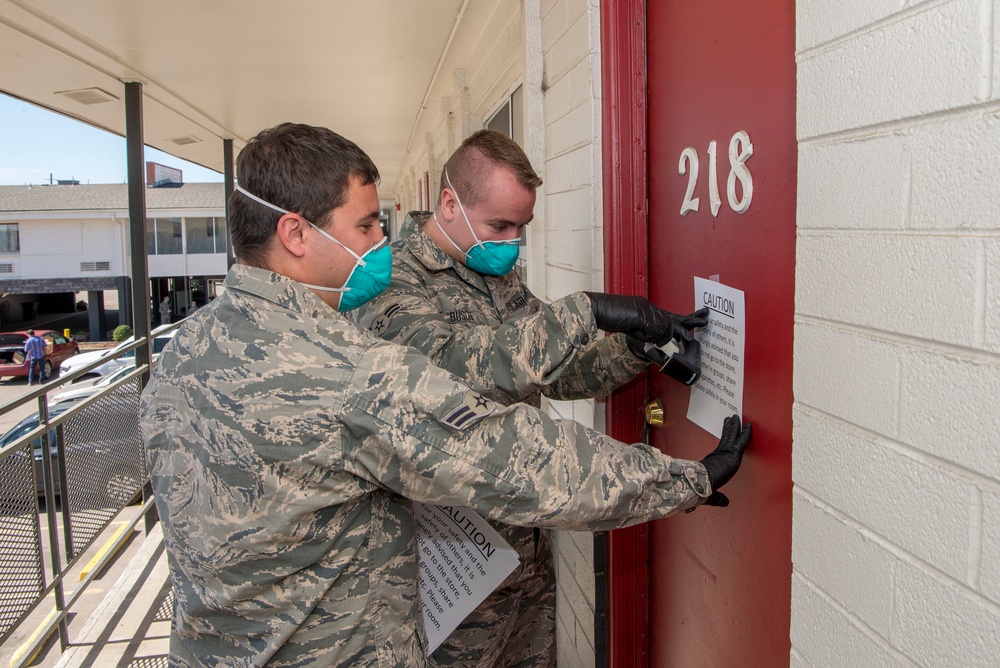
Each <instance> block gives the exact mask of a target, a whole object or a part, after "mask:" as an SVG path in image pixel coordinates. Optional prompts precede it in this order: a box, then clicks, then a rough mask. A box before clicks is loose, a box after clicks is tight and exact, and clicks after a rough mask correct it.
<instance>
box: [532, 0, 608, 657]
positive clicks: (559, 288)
mask: <svg viewBox="0 0 1000 668" xmlns="http://www.w3.org/2000/svg"><path fill="white" fill-rule="evenodd" d="M531 2H539V0H528V3H529V4H530V3H531ZM538 9H539V14H540V17H541V51H542V53H541V57H542V61H543V81H542V89H543V91H544V97H543V115H544V127H545V132H544V136H545V163H544V168H543V169H544V172H543V174H542V176H543V178H544V179H545V193H544V202H539V205H537V206H536V210H537V208H539V206H544V221H545V229H544V235H545V236H544V247H545V248H546V249H547V250H546V255H545V275H544V289H545V292H544V294H542V295H541V296H543V297H544V298H546V299H549V300H552V299H558V298H559V297H563V296H565V295H567V294H570V293H572V292H576V291H578V290H601V289H603V287H604V272H603V269H604V247H603V231H602V216H603V209H602V206H601V202H602V200H601V178H602V175H601V158H602V156H601V152H602V145H601V139H600V130H601V98H600V90H601V85H600V77H601V55H600V8H599V6H598V2H597V0H540V3H539V5H538ZM534 224H535V223H532V225H534ZM531 287H532V289H535V287H536V286H535V285H532V286H531ZM547 407H548V410H549V412H550V413H551V414H552V415H554V416H556V417H561V418H567V419H573V420H576V421H578V422H581V423H583V424H585V425H587V426H590V427H594V428H596V429H603V428H604V424H603V415H604V411H603V408H602V407H601V406H600V405H598V406H597V407H596V408H595V405H594V402H593V401H573V402H555V401H552V402H548V403H547ZM554 544H555V550H554V551H555V559H556V571H557V574H558V581H559V590H558V598H557V603H556V619H557V639H556V642H557V647H558V661H559V665H560V666H583V667H586V666H593V665H595V648H596V647H598V646H601V645H602V644H603V643H597V642H595V641H596V639H595V637H594V620H595V617H594V610H595V605H596V600H597V597H596V584H595V579H594V535H593V534H592V533H587V532H584V533H576V532H555V537H554Z"/></svg>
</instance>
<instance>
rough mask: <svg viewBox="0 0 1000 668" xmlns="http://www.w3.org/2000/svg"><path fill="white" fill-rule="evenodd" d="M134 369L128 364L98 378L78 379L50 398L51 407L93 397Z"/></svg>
mask: <svg viewBox="0 0 1000 668" xmlns="http://www.w3.org/2000/svg"><path fill="white" fill-rule="evenodd" d="M133 371H135V367H134V366H131V365H126V366H123V367H122V368H120V369H118V371H115V372H114V373H109V374H108V375H107V376H98V377H97V378H88V379H86V380H81V381H77V382H76V383H74V384H72V385H70V386H69V389H67V390H63V391H62V392H59V393H58V394H55V395H53V396H52V398H51V399H50V400H49V407H50V408H51V407H52V406H53V405H55V404H58V403H62V402H64V401H81V400H83V399H86V398H87V397H91V396H93V395H95V394H97V393H98V392H100V391H101V390H103V389H104V388H105V387H107V386H108V385H113V384H115V383H116V382H118V381H119V380H120V379H122V378H124V377H125V376H127V375H129V374H130V373H132V372H133Z"/></svg>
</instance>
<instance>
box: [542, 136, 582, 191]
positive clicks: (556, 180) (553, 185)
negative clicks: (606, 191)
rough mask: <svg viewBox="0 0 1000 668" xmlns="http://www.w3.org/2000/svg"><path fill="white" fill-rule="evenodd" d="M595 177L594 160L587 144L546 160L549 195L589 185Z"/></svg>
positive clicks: (546, 188)
mask: <svg viewBox="0 0 1000 668" xmlns="http://www.w3.org/2000/svg"><path fill="white" fill-rule="evenodd" d="M593 179H594V161H593V156H592V155H591V153H590V150H589V147H587V146H582V147H580V148H578V149H576V150H575V151H572V152H570V153H564V154H563V155H560V156H555V157H552V158H549V159H547V160H546V162H545V192H546V193H547V194H549V195H553V194H555V193H559V192H564V191H566V190H573V189H575V188H581V187H583V186H589V185H591V183H592V182H593Z"/></svg>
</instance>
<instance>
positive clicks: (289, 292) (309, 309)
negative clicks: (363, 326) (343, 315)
mask: <svg viewBox="0 0 1000 668" xmlns="http://www.w3.org/2000/svg"><path fill="white" fill-rule="evenodd" d="M223 285H225V287H226V289H227V290H236V291H238V292H245V293H247V294H250V295H254V296H256V297H260V298H261V299H264V300H265V301H269V302H272V303H274V304H277V305H278V306H280V307H282V308H286V309H288V310H290V311H295V312H296V313H301V314H303V315H307V316H311V317H327V318H328V317H330V315H331V314H333V313H337V314H338V315H339V312H338V311H337V310H336V309H334V308H332V307H331V306H330V305H329V304H327V303H326V302H324V301H323V300H322V299H320V298H319V297H317V296H316V294H315V293H314V292H313V291H312V290H310V289H309V288H307V287H306V286H304V285H302V284H301V283H299V282H298V281H293V280H292V279H290V278H288V277H287V276H282V275H281V274H276V273H274V272H273V271H270V270H268V269H258V268H257V267H251V266H250V265H246V264H234V265H233V266H232V268H231V269H230V270H229V273H228V274H227V275H226V280H225V282H224V283H223Z"/></svg>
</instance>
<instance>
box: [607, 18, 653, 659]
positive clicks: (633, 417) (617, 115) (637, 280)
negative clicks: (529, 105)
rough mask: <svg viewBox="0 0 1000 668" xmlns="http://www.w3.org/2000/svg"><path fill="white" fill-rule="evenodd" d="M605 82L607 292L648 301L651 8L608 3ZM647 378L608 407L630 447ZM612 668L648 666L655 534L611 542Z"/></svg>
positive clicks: (627, 532) (612, 426)
mask: <svg viewBox="0 0 1000 668" xmlns="http://www.w3.org/2000/svg"><path fill="white" fill-rule="evenodd" d="M601 77H602V79H601V80H602V81H603V88H604V90H603V94H602V105H603V106H602V128H601V130H602V140H603V148H602V151H603V162H604V165H603V167H604V168H603V174H604V177H603V187H604V248H605V253H604V257H605V260H604V272H605V277H606V278H605V281H606V283H605V289H606V290H607V291H608V292H613V293H617V294H631V295H642V296H646V295H648V293H649V267H648V261H649V253H648V247H647V245H648V230H647V225H648V216H649V209H648V206H647V192H646V188H647V178H646V2H645V0H616V1H615V2H610V1H608V0H605V1H604V2H602V3H601ZM648 393H649V383H648V380H647V378H646V375H645V374H644V375H642V376H640V377H639V378H638V379H637V380H636V381H635V382H632V383H630V384H629V385H627V386H625V387H624V388H622V389H620V390H619V391H618V392H616V393H615V394H614V395H613V396H612V397H610V398H609V399H608V402H607V404H606V411H607V427H608V433H609V434H610V435H611V436H612V437H614V438H616V439H618V440H620V441H624V442H626V443H635V442H638V441H641V440H642V408H643V405H644V404H645V402H646V398H647V396H648ZM607 560H608V561H607V568H608V645H607V647H608V665H609V666H612V667H615V668H642V667H644V666H646V665H648V663H649V571H648V560H649V529H648V528H647V525H645V524H640V525H639V526H635V527H631V528H629V529H619V530H616V531H612V532H610V533H609V534H608V539H607Z"/></svg>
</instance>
